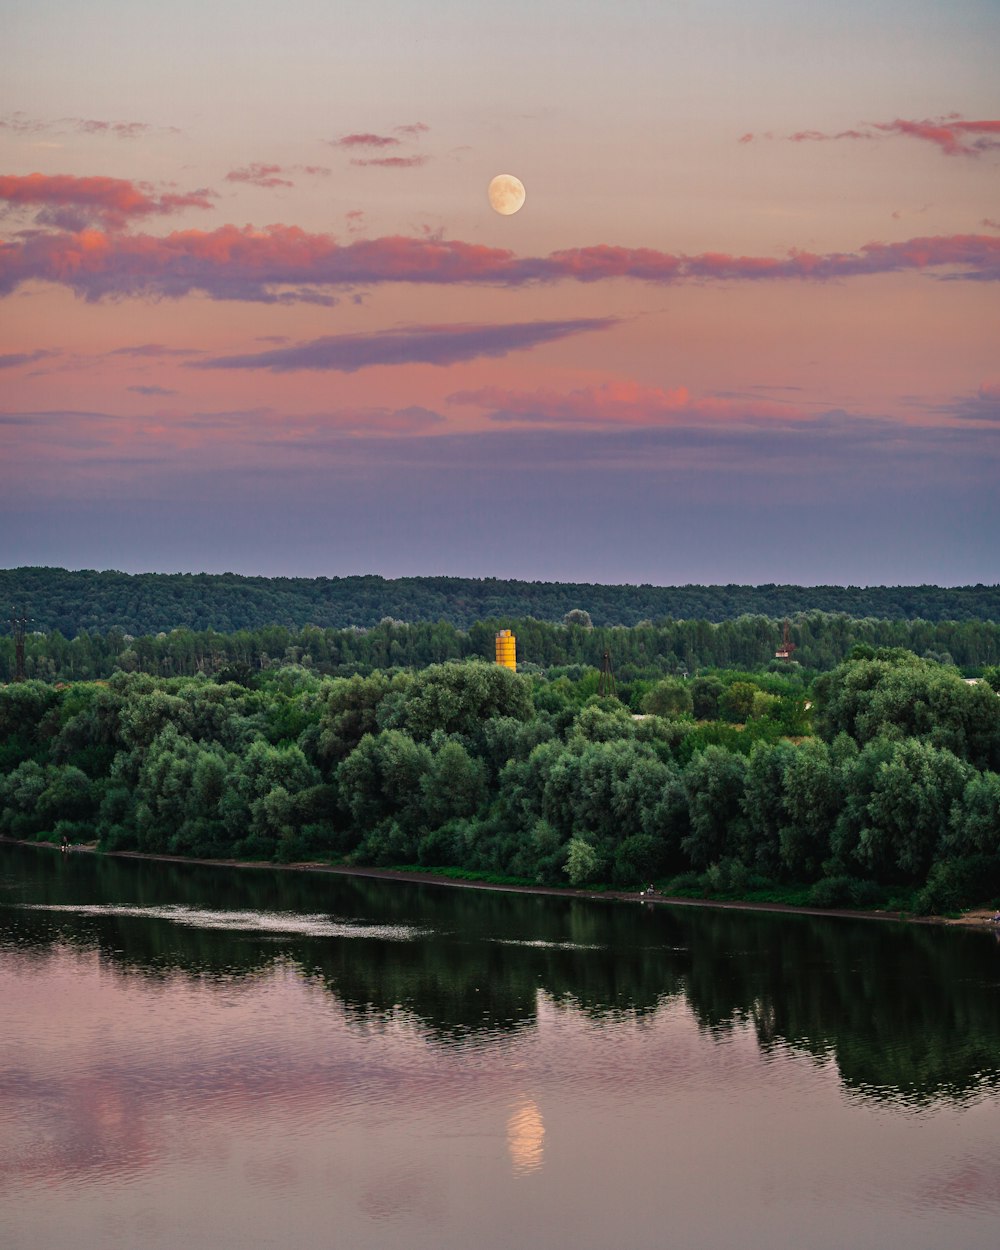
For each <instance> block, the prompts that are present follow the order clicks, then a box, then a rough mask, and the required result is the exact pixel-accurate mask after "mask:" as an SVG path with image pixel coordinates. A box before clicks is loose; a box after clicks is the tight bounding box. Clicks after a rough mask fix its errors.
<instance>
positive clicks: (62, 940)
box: [0, 845, 1000, 1171]
mask: <svg viewBox="0 0 1000 1250" xmlns="http://www.w3.org/2000/svg"><path fill="white" fill-rule="evenodd" d="M0 873H2V885H3V887H4V888H3V889H2V891H0V899H2V902H3V906H2V907H0V941H2V942H3V944H4V945H7V946H8V947H9V946H11V945H13V946H16V947H18V948H20V949H22V950H32V951H34V952H35V953H36V954H37V955H39V956H43V957H44V954H45V952H46V951H49V950H51V949H52V948H53V946H54V945H55V944H66V943H69V944H72V945H75V946H79V947H84V948H87V947H94V948H96V949H97V950H99V952H100V953H101V956H102V958H103V959H104V960H105V961H106V962H107V964H108V965H109V966H111V967H113V968H115V969H116V970H118V971H120V972H121V973H123V974H130V975H140V976H142V977H144V978H171V977H178V976H180V977H190V978H195V979H204V978H209V979H212V978H214V979H227V980H228V979H237V980H238V979H240V978H246V977H252V976H258V975H260V974H261V973H262V972H266V971H267V970H269V969H272V968H273V967H275V966H276V965H277V964H279V963H286V964H290V965H291V966H293V967H294V968H295V969H296V970H297V972H298V974H299V975H301V976H302V977H304V978H306V979H308V980H309V981H310V982H312V983H314V984H319V985H322V986H323V987H324V988H325V990H326V991H327V992H329V993H330V994H332V995H334V996H335V997H336V999H337V1000H338V1001H339V1002H340V1003H341V1004H342V1005H343V1007H344V1009H345V1011H346V1012H347V1014H348V1017H349V1018H350V1019H352V1020H354V1021H355V1022H356V1023H357V1024H358V1025H371V1024H378V1023H379V1022H380V1021H381V1022H385V1021H387V1020H390V1019H394V1018H399V1017H400V1016H403V1015H405V1016H406V1017H407V1018H409V1019H411V1020H413V1021H415V1022H416V1023H417V1025H418V1027H419V1028H420V1029H421V1030H422V1032H423V1033H424V1034H425V1036H426V1038H427V1040H428V1041H429V1042H430V1043H432V1044H434V1045H441V1046H450V1045H462V1044H466V1043H468V1042H469V1040H470V1039H475V1038H477V1037H481V1038H486V1037H487V1036H490V1037H492V1038H494V1039H497V1038H502V1037H503V1035H504V1034H505V1033H507V1034H509V1033H513V1032H515V1031H517V1030H521V1029H530V1028H532V1027H534V1025H535V1023H536V1020H537V1011H538V996H539V993H544V994H545V995H547V996H548V998H549V999H550V1000H551V1001H553V1002H554V1003H557V1004H566V1005H568V1006H571V1007H572V1008H574V1009H575V1010H577V1011H580V1012H582V1013H584V1014H585V1015H587V1016H589V1017H591V1018H593V1019H595V1020H601V1019H603V1018H605V1017H608V1016H613V1015H615V1014H618V1013H630V1014H632V1015H635V1016H639V1017H643V1016H651V1015H653V1014H655V1013H657V1012H659V1011H661V1010H663V1009H664V1007H665V1006H666V1005H667V1004H668V1003H675V1002H677V1001H679V1000H683V1001H684V1002H686V1003H687V1004H688V1006H689V1007H690V1010H691V1011H692V1013H693V1014H694V1016H695V1018H696V1019H697V1021H698V1022H699V1025H700V1027H701V1028H702V1029H704V1030H706V1031H708V1032H710V1033H711V1034H713V1035H718V1036H723V1035H725V1034H726V1033H727V1032H732V1031H734V1030H736V1029H738V1028H741V1027H743V1026H745V1025H747V1024H749V1025H751V1026H752V1028H753V1030H754V1032H755V1034H756V1038H757V1042H758V1045H759V1047H760V1049H761V1051H762V1053H763V1054H764V1055H765V1056H766V1055H768V1054H769V1053H771V1052H773V1051H775V1050H776V1049H782V1048H785V1047H791V1048H794V1049H795V1050H797V1051H799V1052H806V1053H808V1054H810V1055H813V1056H814V1057H815V1058H816V1059H817V1060H820V1061H826V1060H829V1059H833V1060H834V1061H835V1062H836V1065H837V1069H838V1071H839V1073H840V1077H841V1079H842V1081H843V1084H844V1086H845V1087H846V1088H847V1089H848V1090H850V1091H853V1092H855V1093H856V1094H857V1096H859V1097H865V1098H876V1099H880V1100H891V1101H904V1102H909V1103H917V1104H920V1103H925V1102H929V1101H931V1100H934V1099H940V1098H946V1099H949V1100H961V1099H965V1098H968V1097H969V1096H971V1095H973V1094H976V1093H979V1092H981V1091H982V1090H983V1089H984V1088H987V1087H990V1088H995V1087H997V1085H998V1084H1000V994H998V993H997V989H998V986H1000V946H998V945H997V944H996V943H995V942H994V941H993V940H992V939H991V938H990V937H989V936H987V935H984V934H980V933H975V932H967V931H955V930H943V929H941V928H938V927H929V926H911V925H902V924H893V923H875V922H870V921H862V920H858V921H852V920H843V919H835V918H825V917H816V916H790V915H776V914H767V913H760V912H749V913H747V912H735V911H719V910H712V909H708V908H704V909H702V908H668V907H657V908H648V907H637V906H634V905H628V904H617V903H607V904H602V903H596V902H589V901H586V900H580V899H568V898H547V897H541V896H533V895H522V894H508V893H499V892H490V891H479V890H476V891H472V890H461V889H454V888H448V887H436V886H427V885H417V884H410V883H397V882H384V881H379V880H373V879H366V878H354V877H342V876H334V875H323V874H315V875H310V874H305V873H294V872H280V871H275V870H270V869H253V870H249V869H248V870H236V869H230V868H215V867H211V866H206V865H197V864H191V865H188V864H179V863H164V862H151V861H142V860H129V859H117V858H108V857H103V856H91V855H84V854H77V855H71V856H60V855H58V854H54V853H52V852H49V851H47V850H45V849H38V850H35V849H33V848H23V847H17V846H10V845H6V846H3V847H2V848H0ZM39 906H41V907H43V908H52V907H57V908H60V909H63V908H69V909H70V910H36V908H38V907H39ZM165 908H170V909H173V911H174V912H175V913H176V912H177V910H178V909H189V913H190V915H193V916H194V917H195V919H194V920H191V919H190V916H189V919H188V921H187V922H185V923H177V916H176V915H175V916H174V917H173V918H171V917H170V916H169V915H168V914H165V913H164V911H163V909H165ZM198 913H203V914H207V915H208V916H209V919H208V920H207V921H206V923H204V924H199V923H197V914H198ZM220 913H229V914H230V917H229V921H228V922H227V923H226V924H225V925H217V924H214V923H213V922H212V920H211V916H213V915H215V916H218V915H219V914H220ZM253 913H256V914H257V917H258V919H256V920H255V919H254V916H253ZM232 914H236V917H237V919H236V922H235V923H236V926H237V927H233V921H232ZM241 915H242V916H245V917H246V920H245V924H246V925H247V927H240V926H241V925H242V924H243V923H244V921H242V920H240V916H241ZM261 916H264V917H271V918H274V919H273V920H272V921H271V922H268V923H264V922H262V921H261V920H260V919H259V917H261ZM294 918H298V919H299V920H309V919H314V920H320V921H323V923H324V924H326V925H330V924H331V923H332V924H333V925H334V931H333V932H331V931H330V930H329V929H324V928H322V926H321V927H320V929H319V931H318V932H311V931H310V930H309V926H308V925H307V924H306V925H304V926H303V925H301V924H296V923H294ZM338 925H339V926H341V928H340V929H336V926H338ZM300 929H304V931H299V930H300ZM543 1135H544V1127H543V1125H542V1122H541V1117H540V1114H539V1112H538V1109H537V1108H536V1107H534V1104H533V1103H532V1102H531V1100H530V1099H529V1098H527V1097H526V1098H525V1099H524V1101H523V1102H522V1103H519V1104H518V1106H516V1107H515V1108H513V1109H512V1112H511V1118H510V1121H509V1124H508V1147H509V1152H510V1156H511V1160H512V1163H513V1166H514V1168H515V1171H518V1170H520V1171H528V1170H530V1169H531V1168H532V1167H533V1166H537V1164H536V1163H535V1162H533V1161H534V1160H535V1159H536V1158H537V1160H539V1161H540V1159H541V1150H542V1138H543Z"/></svg>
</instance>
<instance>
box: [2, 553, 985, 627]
mask: <svg viewBox="0 0 1000 1250" xmlns="http://www.w3.org/2000/svg"><path fill="white" fill-rule="evenodd" d="M0 604H2V605H4V609H5V612H6V609H7V607H8V605H15V606H16V607H17V608H18V610H19V611H22V612H23V613H24V614H25V615H26V616H28V617H30V618H32V622H33V626H32V627H33V628H34V629H38V630H41V631H42V632H49V631H52V630H58V631H59V632H60V633H61V634H63V635H64V636H65V637H68V638H74V637H76V635H77V634H80V633H82V632H85V631H86V632H91V631H94V630H96V631H98V632H100V633H106V632H107V631H109V630H113V629H118V630H121V631H122V632H123V633H126V634H134V635H145V634H157V633H159V632H161V631H165V630H166V631H169V630H172V629H178V628H184V629H190V630H195V631H203V630H209V629H211V630H215V631H217V632H219V633H233V632H236V631H239V630H257V629H263V628H266V627H268V626H271V625H281V626H284V627H285V628H287V629H290V630H299V629H301V628H302V627H303V626H305V625H316V626H319V627H320V628H324V629H325V628H332V629H340V628H345V627H347V626H351V625H354V626H360V627H364V628H367V627H371V626H373V625H377V624H378V622H379V621H380V620H382V619H383V618H384V617H393V618H395V619H397V620H403V621H408V622H411V623H414V624H416V623H420V622H438V621H447V622H449V623H450V624H452V625H454V626H456V627H457V628H460V629H469V628H471V626H473V625H474V624H475V623H476V622H477V621H484V620H493V619H495V618H505V619H506V618H513V619H520V618H525V617H534V618H536V619H537V620H542V621H552V622H557V621H561V620H562V619H563V617H564V616H565V615H566V613H567V612H570V611H572V610H573V609H581V610H584V611H586V612H588V613H589V614H590V618H591V620H592V621H593V623H594V624H595V625H638V624H639V623H640V622H641V621H654V622H662V621H665V620H667V619H670V620H685V621H693V620H701V621H713V622H720V621H728V620H735V619H736V618H737V617H740V616H747V615H751V616H765V617H770V618H772V619H777V620H780V619H783V618H784V617H786V616H794V615H796V614H801V613H812V612H827V613H840V614H843V615H846V616H850V617H856V618H865V617H874V618H878V619H883V620H916V619H922V620H925V621H993V622H1000V585H996V586H962V587H956V588H945V587H940V586H871V587H858V586H847V587H844V586H597V585H588V584H586V583H577V584H574V583H569V582H524V581H504V580H500V579H497V578H461V577H401V578H396V579H394V580H390V579H386V578H383V577H376V576H365V577H332V578H327V577H317V578H305V577H271V578H268V577H239V576H237V575H236V574H234V573H223V574H214V573H196V574H191V573H171V574H167V573H139V574H128V573H117V572H95V571H93V570H82V571H79V572H69V571H67V570H66V569H57V568H18V569H3V570H0ZM6 628H7V625H6V622H0V632H3V631H4V630H6Z"/></svg>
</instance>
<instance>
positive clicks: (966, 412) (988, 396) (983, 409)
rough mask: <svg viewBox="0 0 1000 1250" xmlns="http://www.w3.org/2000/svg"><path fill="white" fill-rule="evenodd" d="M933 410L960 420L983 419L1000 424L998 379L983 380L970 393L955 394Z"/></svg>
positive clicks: (999, 382) (999, 388)
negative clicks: (946, 402) (947, 401)
mask: <svg viewBox="0 0 1000 1250" xmlns="http://www.w3.org/2000/svg"><path fill="white" fill-rule="evenodd" d="M935 411H936V412H938V413H941V414H942V415H945V416H949V417H957V418H959V419H960V420H962V421H983V422H990V423H992V424H995V425H997V426H1000V381H994V382H983V383H982V385H981V386H980V387H979V388H978V389H977V390H976V391H974V392H973V393H972V394H971V395H956V397H955V398H954V399H953V400H952V401H951V403H948V404H941V405H939V406H937V407H936V408H935Z"/></svg>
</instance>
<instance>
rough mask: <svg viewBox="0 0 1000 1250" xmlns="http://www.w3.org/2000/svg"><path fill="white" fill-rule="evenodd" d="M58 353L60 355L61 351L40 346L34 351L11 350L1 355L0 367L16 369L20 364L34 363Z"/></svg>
mask: <svg viewBox="0 0 1000 1250" xmlns="http://www.w3.org/2000/svg"><path fill="white" fill-rule="evenodd" d="M58 355H60V353H59V352H55V351H47V350H46V349H45V348H39V349H38V351H34V352H9V353H8V354H7V355H5V356H0V369H16V368H18V366H20V365H33V364H34V363H35V361H36V360H48V359H49V358H50V357H52V356H58Z"/></svg>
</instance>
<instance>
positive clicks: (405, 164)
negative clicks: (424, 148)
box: [351, 156, 430, 169]
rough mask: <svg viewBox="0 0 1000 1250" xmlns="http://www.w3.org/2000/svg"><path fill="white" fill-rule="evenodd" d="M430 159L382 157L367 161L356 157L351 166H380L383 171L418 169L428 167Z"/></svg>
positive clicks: (423, 157)
mask: <svg viewBox="0 0 1000 1250" xmlns="http://www.w3.org/2000/svg"><path fill="white" fill-rule="evenodd" d="M429 159H430V157H427V156H382V157H374V158H372V159H371V160H367V161H366V160H360V159H358V158H357V157H355V159H354V160H352V161H351V164H352V165H380V166H381V167H382V168H383V169H416V168H417V167H418V166H420V165H426V164H427V162H428V160H429Z"/></svg>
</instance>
